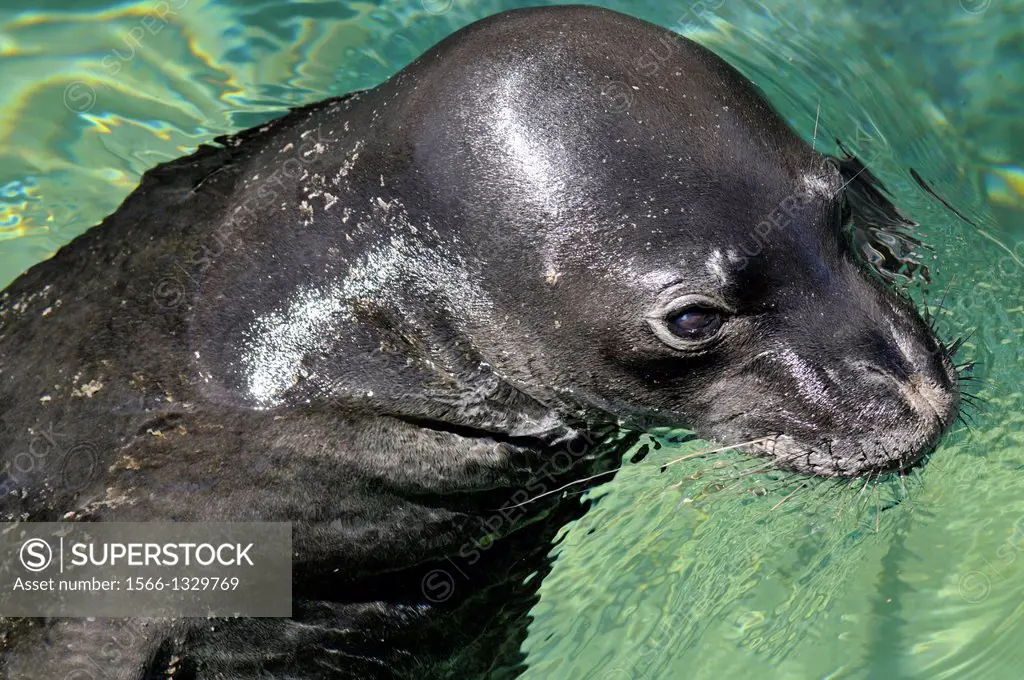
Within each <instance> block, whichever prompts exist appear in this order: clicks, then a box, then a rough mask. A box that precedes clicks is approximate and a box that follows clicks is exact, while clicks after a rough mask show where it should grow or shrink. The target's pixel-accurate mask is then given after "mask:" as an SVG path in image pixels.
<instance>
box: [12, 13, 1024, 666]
mask: <svg viewBox="0 0 1024 680" xmlns="http://www.w3.org/2000/svg"><path fill="white" fill-rule="evenodd" d="M3 4H7V5H14V3H3ZM19 4H20V3H19ZM526 4H541V3H535V2H531V3H518V2H510V1H501V0H482V1H476V2H466V1H462V0H460V1H453V0H424V2H419V1H418V0H411V1H409V2H378V3H373V2H294V3H286V2H272V1H269V0H265V1H263V2H243V1H242V0H235V1H233V2H231V1H221V2H203V1H201V0H166V2H163V3H161V2H120V3H115V2H109V1H108V0H102V1H101V0H92V1H85V0H75V1H74V2H72V1H71V0H60V1H58V0H48V1H45V2H35V3H33V4H32V9H31V10H27V11H26V10H19V9H11V8H4V7H0V83H3V97H2V98H0V283H3V284H6V283H7V282H9V281H10V280H12V279H13V278H14V277H16V276H17V275H18V274H19V273H20V272H22V271H23V270H24V269H26V268H27V267H29V266H31V265H32V264H33V263H35V262H38V261H40V260H42V259H44V258H46V257H48V256H50V255H51V254H52V253H53V252H54V251H55V250H56V249H57V248H58V247H59V246H60V245H62V244H64V243H66V242H67V241H69V240H70V239H71V238H73V237H74V236H76V235H77V234H79V233H81V232H82V231H84V230H85V229H87V228H88V227H89V226H91V225H92V224H95V223H96V222H98V221H99V220H100V219H102V218H103V217H104V216H105V215H107V214H108V213H110V212H112V211H113V210H114V209H115V208H116V207H117V205H118V204H119V203H120V202H121V200H122V199H123V198H124V197H125V196H126V195H127V194H128V193H129V192H130V191H131V190H132V188H133V187H134V186H135V185H136V184H137V183H138V181H139V178H140V176H141V173H143V172H144V171H145V170H146V169H147V168H150V167H152V166H153V165H155V164H157V163H160V162H162V161H165V160H168V159H171V158H175V157H177V156H180V155H183V154H186V153H188V152H190V151H191V150H193V149H194V148H195V147H196V146H197V145H198V144H200V143H203V142H207V141H209V140H211V139H212V138H213V137H215V136H216V135H219V134H223V133H226V132H231V131H235V130H238V129H240V128H244V127H249V126H251V125H254V124H256V123H259V122H261V121H264V120H267V119H269V118H272V117H275V116H277V115H279V114H280V113H282V112H284V111H285V110H287V108H288V107H290V106H295V105H299V104H303V103H307V102H312V101H316V100H319V99H322V98H324V97H326V96H329V95H336V94H342V93H344V92H348V91H350V90H353V89H359V88H363V87H368V86H372V85H374V84H376V83H378V82H379V81H381V80H382V79H384V78H386V77H387V76H389V75H391V74H392V73H393V72H395V71H397V70H398V69H399V68H401V67H402V66H404V65H405V64H406V63H408V62H409V61H411V60H412V59H413V58H414V57H415V56H417V55H418V54H419V53H420V52H422V51H423V50H424V49H426V48H428V47H429V46H431V45H432V44H434V43H435V42H436V41H437V40H439V39H441V38H442V37H444V36H445V35H447V34H449V33H450V32H451V31H453V30H455V29H457V28H459V27H461V26H463V25H465V24H466V23H468V22H470V21H472V20H474V19H476V18H479V17H482V16H486V15H488V14H491V13H493V12H496V11H499V10H502V9H508V8H511V7H515V6H520V5H526ZM597 4H601V5H604V6H607V7H610V8H613V9H619V10H621V11H626V12H629V13H632V14H635V15H637V16H640V17H643V18H646V19H648V20H651V21H655V22H657V23H660V24H662V25H664V26H666V27H672V28H674V29H676V30H678V31H680V32H683V33H686V34H688V35H690V36H692V37H694V38H695V39H697V40H699V41H701V42H702V43H704V44H705V45H707V46H709V47H711V48H712V49H714V50H715V51H717V52H718V53H719V54H721V55H723V56H724V57H726V58H727V59H728V60H729V61H730V62H732V63H733V64H735V65H736V66H737V67H739V68H740V69H741V70H742V71H744V73H746V74H747V75H748V77H750V78H751V79H753V80H754V81H755V82H756V83H757V84H758V85H759V86H760V87H761V88H762V89H763V90H764V91H765V92H766V93H767V94H768V96H769V98H770V99H771V101H772V102H773V104H774V105H775V106H776V107H777V108H778V109H779V110H780V111H781V112H782V113H783V115H784V116H785V117H786V118H787V119H788V120H789V122H790V124H791V125H792V126H793V127H794V129H796V130H797V131H798V133H799V134H801V135H802V136H804V137H805V138H806V139H808V140H809V141H812V142H813V143H814V144H815V145H816V147H817V148H819V149H822V150H825V151H834V149H835V144H834V141H833V140H834V138H836V137H839V138H842V139H843V140H844V141H845V142H846V143H847V145H848V146H850V147H852V148H854V149H855V150H856V151H857V153H858V154H859V155H860V156H861V157H862V158H863V159H864V160H865V161H867V162H868V163H869V165H870V166H871V168H872V170H873V171H874V172H876V174H878V175H879V176H880V177H882V178H883V179H884V180H885V182H886V183H887V185H888V186H889V187H890V189H891V190H892V191H893V193H894V195H895V202H896V204H897V205H899V206H900V207H901V208H902V209H903V210H904V211H905V212H906V213H907V214H909V215H910V216H911V217H912V218H913V219H914V220H916V221H917V222H919V223H920V227H919V234H920V237H921V238H922V240H924V241H925V243H926V244H928V245H929V246H930V247H931V250H930V251H928V252H927V255H926V258H927V259H926V263H927V264H928V267H929V270H930V272H931V278H932V283H931V284H929V285H925V284H923V283H922V282H921V281H915V282H913V283H911V284H910V286H911V289H912V291H913V294H914V295H915V296H917V298H918V299H919V300H921V301H922V303H924V301H925V300H927V301H928V303H929V304H930V305H931V306H932V307H933V308H936V307H937V306H938V305H937V300H938V299H940V298H941V297H942V296H943V294H944V295H945V302H944V304H943V305H942V309H941V311H940V312H938V324H939V327H940V329H942V331H943V332H944V333H945V334H946V335H947V336H950V337H952V336H955V335H959V334H966V333H971V334H970V338H969V340H968V341H967V343H966V345H965V347H964V350H963V356H964V357H965V358H966V359H973V360H976V361H978V362H979V365H978V368H977V369H976V372H975V373H976V375H978V376H979V377H980V378H982V379H983V380H984V381H986V382H985V383H984V384H982V385H980V386H979V385H975V386H973V387H971V390H972V392H976V393H977V394H978V396H980V397H982V398H984V399H985V400H987V405H986V406H985V408H984V410H983V412H977V411H970V412H969V413H970V417H971V418H972V419H973V427H972V428H971V429H969V430H968V429H967V428H966V427H964V426H958V427H957V428H955V429H954V431H953V432H952V433H951V434H950V435H949V436H948V437H947V439H946V440H945V441H944V443H943V445H942V446H941V447H940V449H939V450H938V451H937V452H936V454H935V455H934V456H933V458H932V459H931V461H930V462H929V464H928V465H927V466H926V467H925V468H924V469H923V470H922V471H921V472H920V473H919V474H916V475H914V476H912V477H911V478H910V479H907V480H895V481H893V482H890V483H888V484H882V485H875V484H865V483H864V482H863V481H859V482H856V483H854V484H850V485H834V484H828V483H822V482H815V483H811V484H809V485H808V486H807V487H806V488H801V487H799V485H794V483H793V480H792V479H789V478H787V477H784V476H779V475H774V474H770V473H757V474H745V472H748V473H749V472H751V471H756V470H757V468H758V467H760V466H757V465H756V462H751V461H746V460H743V459H742V458H740V457H737V456H732V455H731V454H723V455H721V456H716V457H711V458H709V459H692V460H688V461H684V462H681V463H679V464H675V465H672V466H670V467H669V468H668V469H667V470H666V471H665V472H664V473H659V471H658V466H659V464H661V463H665V462H667V461H669V460H672V459H674V458H677V457H679V456H681V455H683V454H685V453H686V451H691V450H696V449H697V448H699V446H700V444H699V443H696V442H694V443H690V444H686V445H685V446H675V445H668V446H665V447H663V448H662V449H660V450H658V451H656V452H654V453H652V454H651V455H650V456H649V457H648V458H647V459H646V460H645V461H643V462H642V463H639V464H637V465H633V466H630V467H629V468H628V469H626V470H625V471H624V472H623V473H622V474H620V476H619V477H618V478H617V479H616V480H615V481H614V482H613V483H611V484H609V485H606V486H604V487H601V488H600V489H599V490H598V491H596V492H593V494H592V495H593V496H594V497H595V498H598V499H599V500H598V502H597V504H596V506H595V508H594V510H593V511H592V512H591V513H590V514H589V515H588V516H587V517H585V518H584V519H583V520H582V521H581V522H579V523H577V524H576V525H574V526H572V527H570V528H568V530H567V531H566V534H565V536H564V539H563V541H562V543H561V544H560V545H559V546H558V548H557V549H556V550H557V552H558V555H559V558H558V562H557V564H556V567H555V569H554V572H553V573H552V575H551V576H550V577H549V578H548V579H547V580H546V581H545V583H544V584H543V586H542V590H541V592H542V597H541V601H540V602H539V604H538V605H537V606H536V607H535V609H534V617H535V620H534V622H533V624H532V626H531V629H530V636H529V638H528V639H527V641H526V644H525V648H526V650H527V651H528V653H529V662H530V666H531V667H530V669H529V671H527V673H526V675H525V677H526V678H530V679H531V680H532V679H539V678H580V679H582V678H596V679H602V680H640V679H641V678H651V679H661V678H720V677H727V678H764V677H772V678H885V679H890V678H921V679H924V678H928V679H932V678H957V679H958V680H960V679H965V678H984V679H986V680H1000V679H1002V678H1006V679H1008V680H1010V679H1012V680H1017V679H1018V678H1020V677H1021V676H1022V670H1021V669H1024V645H1022V644H1021V642H1022V641H1024V597H1022V595H1024V436H1022V434H1021V432H1022V425H1024V415H1022V411H1024V409H1022V406H1024V394H1022V387H1021V385H1022V381H1024V380H1022V379H1024V343H1022V337H1024V328H1022V327H1024V302H1022V299H1024V295H1022V292H1024V172H1022V170H1021V163H1022V162H1024V27H1022V23H1021V20H1020V17H1021V16H1024V1H1022V0H962V2H958V1H957V0H943V1H942V2H935V3H930V4H929V5H928V9H927V11H925V9H924V6H923V5H920V6H919V5H914V4H900V3H882V2H870V1H867V0H862V1H858V2H835V1H832V0H829V1H823V2H816V3H806V2H781V1H779V0H770V1H769V0H766V1H765V2H760V3H759V2H753V1H750V0H706V1H705V2H698V3H690V2H686V1H684V2H667V3H666V2H653V1H651V2H601V3H597ZM911 167H913V168H915V169H916V170H917V171H918V172H919V173H920V174H921V176H922V177H923V178H925V179H926V181H928V182H929V183H930V185H931V186H932V187H933V188H934V189H935V190H936V191H937V192H938V193H939V194H940V195H942V196H943V197H944V198H945V199H946V200H948V201H949V202H951V203H952V204H954V205H955V206H956V207H957V208H958V209H959V210H960V211H961V212H963V213H964V215H965V216H966V217H967V218H968V219H969V220H971V221H972V222H973V223H974V224H973V225H972V224H968V223H967V222H965V221H963V220H960V219H958V218H957V217H955V216H954V215H953V214H952V213H951V212H950V211H948V210H946V209H945V208H944V207H943V206H941V205H940V204H939V203H938V202H937V201H935V200H934V199H932V198H931V197H929V196H928V195H927V194H926V193H925V192H924V191H922V190H921V189H920V188H919V187H918V186H917V183H916V182H915V181H914V180H913V179H912V177H911V175H910V172H909V169H910V168H911Z"/></svg>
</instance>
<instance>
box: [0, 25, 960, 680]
mask: <svg viewBox="0 0 1024 680" xmlns="http://www.w3.org/2000/svg"><path fill="white" fill-rule="evenodd" d="M667 43H671V45H672V50H671V54H670V55H669V56H667V57H664V58H662V60H660V61H659V62H658V68H654V69H651V68H642V69H638V68H637V64H638V63H641V62H643V63H647V62H648V61H649V59H647V55H648V53H649V51H650V49H651V48H652V47H657V49H658V51H659V54H661V53H664V46H665V45H666V44H667ZM220 142H221V145H220V146H218V147H203V148H201V149H200V150H199V151H197V152H196V153H195V154H193V155H192V156H189V157H187V158H183V159H180V160H178V161H174V162H172V163H167V164H165V165H162V166H160V167H158V168H155V169H153V170H151V171H150V172H148V173H147V174H146V175H145V177H144V178H143V181H142V183H141V185H140V187H139V188H138V189H137V190H136V191H135V192H134V193H133V194H132V195H131V196H130V197H129V198H128V199H127V200H126V201H125V203H124V204H123V205H122V206H121V208H120V209H119V210H118V211H117V212H116V213H114V214H113V215H112V216H110V217H109V218H108V219H106V220H105V221H104V222H103V223H102V224H101V225H99V226H97V227H95V228H93V229H91V230H89V231H88V232H86V233H85V234H83V235H82V236H80V237H79V238H77V239H75V240H74V241H73V242H72V243H70V244H69V245H67V246H66V247H64V248H62V249H61V250H60V251H59V252H58V253H57V254H56V256H55V257H53V258H52V259H51V260H49V261H47V262H44V263H41V264H39V265H37V266H35V267H33V268H32V269H31V270H29V271H28V272H27V273H26V274H24V275H23V276H22V277H21V278H19V279H18V280H17V281H16V282H14V283H13V284H12V285H11V286H10V287H9V288H8V289H7V291H6V292H5V293H4V294H3V299H2V302H0V319H2V330H0V403H2V414H3V429H2V432H0V437H2V442H3V445H2V450H3V452H4V456H5V460H6V462H7V475H6V477H5V478H4V481H3V484H4V487H3V489H2V491H3V496H2V498H3V500H2V501H0V509H2V511H3V513H4V519H5V520H8V521H53V520H66V521H143V520H146V521H202V520H241V521H255V520H266V521H289V522H292V523H293V526H294V542H295V557H294V597H295V605H294V615H293V617H292V618H290V619H232V620H223V621H216V622H210V621H207V620H201V621H199V620H195V619H181V620H161V621H149V622H146V623H145V624H144V625H141V624H140V625H139V626H138V627H136V628H135V629H133V631H134V632H133V635H132V636H131V641H130V642H125V643H124V644H120V645H118V646H117V649H116V651H117V654H116V659H115V658H111V659H109V660H108V661H107V662H106V666H107V667H108V668H109V669H110V676H111V677H117V678H153V677H164V676H163V675H162V674H165V673H173V674H174V677H175V678H241V677H282V678H284V677H288V678H328V677H330V678H347V677H353V678H356V677H358V678H366V677H417V678H428V677H431V678H432V677H485V676H486V677H512V676H514V675H516V674H517V673H518V672H519V670H521V663H522V658H521V656H520V653H519V651H518V648H519V643H520V642H521V640H522V638H523V636H524V635H525V632H524V631H525V626H526V622H527V621H528V617H527V612H528V610H529V607H530V605H531V603H532V602H533V601H534V599H535V597H536V587H537V583H538V582H539V580H540V579H539V578H532V579H531V578H528V577H529V576H530V575H531V574H536V573H539V574H540V575H541V576H542V575H543V574H544V573H545V572H546V570H547V569H548V558H547V556H546V555H547V551H548V547H549V545H550V541H551V539H552V537H553V536H554V534H555V532H556V531H557V530H558V527H559V526H561V525H562V524H564V523H565V522H566V521H568V520H569V519H571V518H572V517H574V516H577V515H578V513H579V512H580V511H581V510H582V506H581V505H580V504H579V502H577V501H575V500H563V501H559V500H558V495H557V494H554V495H549V496H546V497H544V498H542V499H541V500H540V501H538V502H536V503H531V504H527V505H520V504H521V503H522V502H523V501H524V500H526V499H527V498H532V497H536V496H537V495H539V494H540V493H543V492H544V491H550V490H553V489H555V488H557V487H558V485H559V484H561V483H563V482H564V481H565V480H567V479H573V478H581V477H583V476H585V475H589V474H593V473H594V472H601V471H603V470H608V469H611V468H613V467H615V465H617V463H618V461H619V456H620V455H621V452H622V449H623V447H624V446H626V445H628V443H629V440H628V438H627V439H626V440H619V441H617V442H616V441H611V440H610V434H609V433H610V432H612V431H615V430H616V427H617V426H618V425H619V424H622V423H626V424H627V425H631V426H632V427H633V428H634V429H637V430H639V429H643V428H645V427H650V426H654V425H660V426H686V427H690V428H693V429H695V430H696V431H697V432H698V433H700V434H702V435H704V436H706V437H709V438H715V439H718V440H722V441H725V442H729V443H733V442H741V441H748V440H754V439H761V440H762V441H761V443H760V444H758V445H756V446H753V447H752V452H753V453H756V454H759V455H764V456H768V457H770V458H772V459H773V460H774V461H775V462H777V464H778V465H780V466H782V467H786V468H790V469H793V470H796V471H800V472H805V473H810V474H815V475H822V476H851V475H858V474H863V473H868V472H877V471H880V470H883V469H897V468H904V467H907V466H910V465H912V464H913V463H914V462H915V461H916V460H918V458H919V457H920V456H921V455H922V453H923V452H925V451H927V450H928V449H929V448H930V447H932V446H933V445H934V443H935V442H936V441H937V439H938V437H939V436H940V435H941V433H942V432H943V430H944V429H945V428H946V427H947V425H948V424H949V423H950V421H951V419H952V418H953V417H954V416H955V414H956V411H957V408H958V403H959V398H958V394H959V392H958V386H957V376H956V374H955V371H954V368H953V366H952V364H951V361H950V359H949V357H948V352H947V351H946V349H945V348H944V347H943V345H942V344H941V343H940V342H939V340H938V339H937V338H936V337H934V335H933V334H932V332H931V331H930V330H929V328H928V326H927V325H926V324H925V323H924V322H923V321H922V319H921V318H920V317H919V315H918V314H917V312H916V311H915V309H914V308H913V307H912V306H911V304H910V303H909V302H907V301H906V300H904V299H903V298H902V297H900V296H899V295H897V294H895V293H893V292H892V291H890V290H889V289H888V288H887V287H886V286H885V285H883V284H882V283H881V282H880V281H879V280H877V278H876V277H875V276H873V275H872V273H871V272H870V271H869V269H868V268H867V267H865V266H864V264H863V263H862V262H861V261H860V260H859V258H858V257H857V255H856V254H855V252H854V249H853V248H852V247H851V245H850V238H849V231H850V228H851V223H852V228H854V229H864V230H867V229H869V228H870V227H873V226H880V225H881V226H884V224H885V223H887V222H891V223H893V224H898V223H899V222H900V219H901V218H900V217H899V215H898V213H896V211H895V210H894V209H893V207H892V206H891V205H890V204H889V203H888V202H887V201H886V200H885V199H884V198H883V197H882V194H881V193H880V192H879V190H878V187H877V186H876V183H875V181H874V179H873V178H872V177H871V175H870V174H868V173H867V172H865V171H864V169H863V168H862V167H860V166H859V165H858V164H857V162H856V161H855V160H852V159H834V158H829V157H827V156H823V155H821V154H818V153H815V152H814V151H812V150H811V148H810V147H809V146H808V145H807V144H806V143H804V142H803V141H802V140H801V139H800V138H798V137H797V136H796V135H795V134H794V133H793V132H791V131H790V130H789V129H788V128H787V127H786V125H785V124H784V123H783V122H782V121H781V120H780V119H779V117H778V116H777V115H776V114H775V113H774V112H772V111H771V109H770V108H769V107H768V105H767V104H766V103H765V102H764V100H763V99H762V97H761V96H760V95H759V94H758V93H757V91H756V90H755V89H754V87H753V86H752V85H751V84H750V83H748V82H747V81H746V80H745V79H744V78H743V77H741V76H740V75H739V74H738V73H737V72H736V71H735V70H733V69H732V68H731V67H730V66H728V65H727V64H726V63H724V62H723V61H722V60H721V59H719V58H717V57H716V56H715V55H713V54H712V53H710V52H709V51H707V50H705V49H703V48H701V47H700V46H698V45H696V44H694V43H692V42H690V41H688V40H686V39H684V38H682V37H679V36H672V37H671V38H669V37H667V34H666V32H665V31H664V29H661V28H658V27H656V26H654V25H651V24H648V23H645V22H642V21H638V20H635V19H632V18H629V17H626V16H623V15H620V14H616V13H613V12H609V11H605V10H599V9H592V8H584V7H551V8H543V9H531V10H520V11H513V12H509V13H505V14H501V15H498V16H495V17H492V18H489V19H486V20H484V21H481V22H478V23H476V24H474V25H472V26H470V27H468V28H466V29H464V30H462V31H459V32H458V33H456V34H454V35H453V36H451V37H449V38H448V39H447V40H445V41H443V42H442V43H440V44H439V45H438V46H436V47H435V48H433V49H431V50H430V51H428V52H427V53H426V54H424V55H423V56H422V57H421V58H419V59H418V60H416V61H415V62H414V63H413V64H411V65H410V66H408V67H407V68H405V69H404V70H403V71H401V72H400V73H399V74H397V75H396V76H395V77H393V78H392V79H390V80H389V81H387V82H385V83H383V84H382V85H380V86H379V87H377V88H375V89H373V90H371V91H367V92H364V93H358V94H354V95H350V96H347V97H342V98H339V99H333V100H328V101H325V102H322V103H319V104H315V105H312V106H309V107H306V108H304V109H301V110H298V111H295V112H293V113H291V114H290V115H287V116H285V117H283V118H281V119H279V120H276V121H273V122H271V123H269V124H267V125H265V126H262V127H259V128H254V129H251V130H247V131H245V132H243V133H241V134H239V135H237V136H234V137H230V138H225V139H222V140H220ZM780 214H784V215H785V216H786V218H785V219H784V220H779V219H777V217H775V216H778V215H780ZM765 224H768V225H769V227H768V228H764V225H765ZM47 428H49V431H51V432H53V433H55V441H56V442H57V443H56V444H55V445H53V446H51V447H47V448H46V451H47V455H43V456H40V457H36V458H34V459H33V464H32V465H31V466H26V465H21V466H16V465H14V464H13V462H14V461H13V457H14V454H15V452H17V451H21V450H25V449H27V448H28V447H30V446H31V445H32V438H33V437H37V436H39V434H40V433H41V432H46V431H48V430H47ZM57 435H59V436H57ZM765 437H769V438H768V439H765ZM606 440H608V441H609V443H608V444H602V442H604V441H606ZM72 443H75V445H74V446H72V445H71V444H72ZM83 445H84V446H85V448H83ZM602 446H606V447H607V448H602ZM37 450H38V449H37ZM83 450H84V451H86V452H87V453H88V455H84V456H83V455H81V452H82V451H83ZM76 452H77V455H73V454H75V453H76ZM495 508H504V509H505V510H506V512H503V513H502V514H499V515H495ZM513 508H515V509H516V512H513V511H512V509H513ZM495 517H497V518H498V519H495ZM485 538H486V541H485V540H484V539H485ZM452 564H457V568H458V570H459V571H460V574H458V575H456V574H455V573H454V572H455V568H454V567H452V566H445V565H452ZM438 565H440V567H443V570H442V571H444V570H446V571H445V572H444V575H443V576H442V575H441V574H442V571H438V569H439V568H440V567H439V566H438ZM456 576H457V578H458V581H457V583H456V582H455V577H456ZM428 577H429V578H428ZM446 577H447V579H450V580H446ZM437 578H440V579H441V580H440V581H437ZM438 585H442V586H443V585H447V586H449V587H448V589H447V590H446V592H444V593H438V592H436V588H435V586H438ZM452 586H453V587H452ZM129 624H131V622H126V621H112V620H104V619H100V620H93V621H77V620H68V619H61V620H41V619H8V620H5V621H4V622H3V626H4V631H5V634H4V636H3V639H2V642H0V644H2V645H3V647H2V657H0V667H2V668H3V669H4V671H5V672H6V674H7V677H17V678H60V677H65V675H66V674H67V673H68V672H69V671H70V670H71V669H76V668H81V667H83V666H82V663H83V660H84V659H86V657H88V656H89V655H90V654H92V655H95V654H96V653H98V652H97V650H105V649H108V648H109V647H110V645H109V644H107V642H108V641H109V640H111V639H113V638H115V637H117V635H118V633H117V631H119V630H121V627H124V626H128V625H129Z"/></svg>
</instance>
